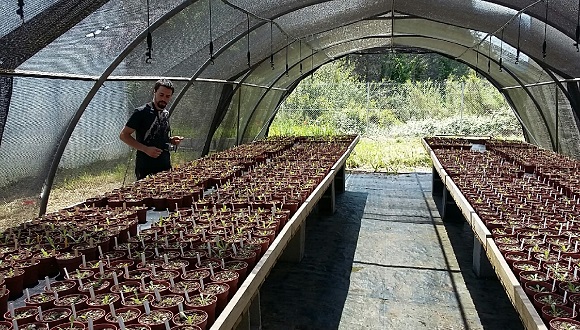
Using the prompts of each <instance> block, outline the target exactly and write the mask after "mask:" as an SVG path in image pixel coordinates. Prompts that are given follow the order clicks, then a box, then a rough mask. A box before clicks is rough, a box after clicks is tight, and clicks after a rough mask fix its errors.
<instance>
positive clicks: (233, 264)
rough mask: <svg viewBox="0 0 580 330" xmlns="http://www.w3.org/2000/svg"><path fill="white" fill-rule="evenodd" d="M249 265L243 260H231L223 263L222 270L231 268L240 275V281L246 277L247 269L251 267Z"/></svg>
mask: <svg viewBox="0 0 580 330" xmlns="http://www.w3.org/2000/svg"><path fill="white" fill-rule="evenodd" d="M249 267H250V266H249V264H248V263H247V262H245V261H237V260H233V261H228V262H226V263H225V269H224V270H233V271H235V272H237V273H238V275H239V276H240V281H243V280H244V279H246V275H247V273H248V269H251V268H249Z"/></svg>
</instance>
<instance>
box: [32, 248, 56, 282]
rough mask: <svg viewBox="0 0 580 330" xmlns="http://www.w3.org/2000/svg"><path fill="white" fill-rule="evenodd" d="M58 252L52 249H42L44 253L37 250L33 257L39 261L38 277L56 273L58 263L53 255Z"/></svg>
mask: <svg viewBox="0 0 580 330" xmlns="http://www.w3.org/2000/svg"><path fill="white" fill-rule="evenodd" d="M58 253H59V252H56V251H55V250H52V251H44V253H43V252H42V251H41V252H38V253H36V254H35V255H34V258H36V259H38V261H40V265H39V267H38V278H39V279H43V278H44V277H45V276H48V277H54V276H56V275H58V265H57V264H56V258H55V256H56V255H57V254H58Z"/></svg>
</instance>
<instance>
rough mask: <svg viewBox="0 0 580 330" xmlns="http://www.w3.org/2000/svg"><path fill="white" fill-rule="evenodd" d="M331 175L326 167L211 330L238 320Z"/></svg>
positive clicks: (332, 174)
mask: <svg viewBox="0 0 580 330" xmlns="http://www.w3.org/2000/svg"><path fill="white" fill-rule="evenodd" d="M335 175H336V171H334V170H330V172H329V173H328V174H327V175H326V177H324V179H322V181H321V182H320V184H319V185H318V186H317V187H316V188H315V189H314V190H313V191H312V193H311V194H310V196H308V198H307V199H306V200H305V201H304V203H302V205H301V206H300V208H298V210H297V211H296V213H295V214H294V216H293V217H292V218H291V219H290V220H289V223H288V224H286V226H284V228H283V229H282V230H281V231H280V233H279V234H278V236H277V237H276V238H275V239H274V242H272V244H270V247H268V250H267V251H266V253H264V255H263V256H262V257H261V258H260V260H259V261H258V263H257V264H256V266H254V268H253V270H252V271H251V272H250V274H248V276H247V277H246V279H245V280H244V282H243V283H242V284H241V285H240V286H239V287H238V290H237V291H236V293H235V294H234V296H233V297H232V299H231V300H230V301H229V302H228V304H227V305H226V307H225V309H224V310H223V311H222V312H221V314H220V316H219V317H218V318H217V319H216V320H215V322H214V324H213V326H212V327H211V330H214V329H223V330H225V329H232V328H233V327H234V326H235V325H236V322H238V319H239V318H240V316H241V315H242V314H243V312H244V311H245V310H246V309H247V308H248V306H249V304H250V303H251V301H252V298H253V297H254V295H255V293H256V291H257V290H259V288H260V286H261V285H262V283H263V282H264V281H265V279H266V276H267V275H268V274H269V273H270V270H271V269H272V268H273V267H274V265H275V263H276V261H277V260H278V258H279V257H280V255H281V254H282V252H283V251H284V249H285V248H286V245H288V242H289V241H290V239H292V237H293V236H294V234H295V233H296V231H298V228H299V227H300V225H301V224H302V222H304V220H305V219H306V217H307V216H308V215H309V214H310V212H311V211H312V209H313V208H314V205H315V204H316V202H318V200H320V198H322V195H323V194H324V192H325V191H326V189H327V188H328V187H329V186H330V184H331V183H332V180H334V177H335Z"/></svg>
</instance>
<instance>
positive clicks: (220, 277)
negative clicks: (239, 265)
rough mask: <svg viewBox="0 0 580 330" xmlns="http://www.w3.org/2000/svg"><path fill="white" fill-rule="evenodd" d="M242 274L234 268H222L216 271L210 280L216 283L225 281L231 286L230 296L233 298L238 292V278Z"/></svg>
mask: <svg viewBox="0 0 580 330" xmlns="http://www.w3.org/2000/svg"><path fill="white" fill-rule="evenodd" d="M239 278H240V275H239V274H238V273H237V272H236V271H233V270H222V271H220V272H216V273H214V275H213V276H210V280H212V281H213V282H214V283H225V284H227V285H228V286H229V287H230V290H229V293H228V298H229V299H231V298H232V297H233V296H234V293H236V290H237V289H238V280H239Z"/></svg>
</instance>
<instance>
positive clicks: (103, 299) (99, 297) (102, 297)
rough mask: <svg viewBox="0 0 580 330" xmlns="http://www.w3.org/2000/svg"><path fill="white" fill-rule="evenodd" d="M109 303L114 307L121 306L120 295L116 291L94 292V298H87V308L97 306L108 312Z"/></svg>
mask: <svg viewBox="0 0 580 330" xmlns="http://www.w3.org/2000/svg"><path fill="white" fill-rule="evenodd" d="M109 304H113V306H114V307H115V308H120V307H121V296H120V295H119V294H117V293H109V292H106V293H99V294H95V299H94V300H93V299H91V298H90V297H89V299H88V300H87V308H91V307H98V308H102V309H104V310H105V311H107V312H109Z"/></svg>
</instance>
